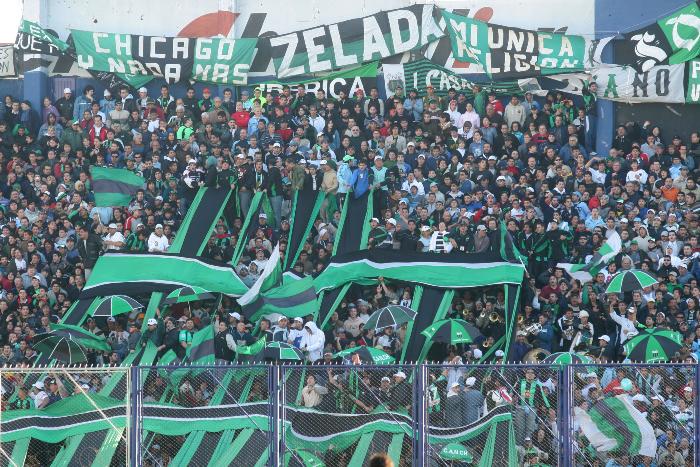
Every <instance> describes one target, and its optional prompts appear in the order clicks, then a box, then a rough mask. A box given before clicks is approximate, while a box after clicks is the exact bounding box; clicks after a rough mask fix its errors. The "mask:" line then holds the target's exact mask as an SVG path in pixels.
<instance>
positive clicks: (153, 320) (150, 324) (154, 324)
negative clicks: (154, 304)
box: [146, 318, 158, 326]
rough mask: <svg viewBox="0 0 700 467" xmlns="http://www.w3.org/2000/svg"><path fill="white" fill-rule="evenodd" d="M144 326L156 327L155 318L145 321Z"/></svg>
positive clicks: (156, 321)
mask: <svg viewBox="0 0 700 467" xmlns="http://www.w3.org/2000/svg"><path fill="white" fill-rule="evenodd" d="M146 324H148V325H149V326H157V325H158V320H157V319H155V318H149V320H148V321H146Z"/></svg>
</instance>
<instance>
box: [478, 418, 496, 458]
mask: <svg viewBox="0 0 700 467" xmlns="http://www.w3.org/2000/svg"><path fill="white" fill-rule="evenodd" d="M496 430H497V426H496V425H491V428H490V430H489V436H488V438H487V439H486V445H485V446H484V450H483V451H482V452H481V459H479V467H491V466H492V465H493V452H494V445H495V444H496Z"/></svg>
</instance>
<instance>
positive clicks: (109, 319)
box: [107, 316, 117, 323]
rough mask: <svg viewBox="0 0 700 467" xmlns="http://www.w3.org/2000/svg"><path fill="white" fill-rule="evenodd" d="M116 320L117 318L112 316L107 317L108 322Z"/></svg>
mask: <svg viewBox="0 0 700 467" xmlns="http://www.w3.org/2000/svg"><path fill="white" fill-rule="evenodd" d="M116 321H117V319H116V318H115V317H114V316H110V317H109V318H107V322H108V323H115V322H116Z"/></svg>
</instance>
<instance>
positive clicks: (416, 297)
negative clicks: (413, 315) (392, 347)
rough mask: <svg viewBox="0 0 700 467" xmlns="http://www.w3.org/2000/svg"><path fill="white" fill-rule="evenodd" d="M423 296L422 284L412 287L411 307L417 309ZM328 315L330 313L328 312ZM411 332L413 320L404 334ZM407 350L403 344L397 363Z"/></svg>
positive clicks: (404, 359)
mask: <svg viewBox="0 0 700 467" xmlns="http://www.w3.org/2000/svg"><path fill="white" fill-rule="evenodd" d="M422 297H423V286H422V285H417V286H416V287H415V288H414V289H413V299H412V300H411V309H413V310H417V309H418V307H420V300H421V298H422ZM329 315H330V313H329ZM412 333H413V320H411V321H409V322H408V325H407V326H406V335H407V336H411V335H412ZM407 350H408V345H404V346H403V348H402V349H401V361H400V362H399V363H404V362H405V361H406V351H407Z"/></svg>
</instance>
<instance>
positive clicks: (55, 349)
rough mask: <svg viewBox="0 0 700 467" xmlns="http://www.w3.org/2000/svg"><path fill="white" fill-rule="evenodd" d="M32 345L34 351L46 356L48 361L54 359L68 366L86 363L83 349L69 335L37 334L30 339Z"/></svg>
mask: <svg viewBox="0 0 700 467" xmlns="http://www.w3.org/2000/svg"><path fill="white" fill-rule="evenodd" d="M32 345H33V347H34V349H35V350H36V351H38V352H41V353H45V354H46V355H48V358H49V360H51V359H53V358H55V359H56V360H59V361H61V362H63V363H66V364H68V365H72V364H74V363H83V362H86V361H87V355H86V349H85V347H83V346H82V345H81V344H80V343H79V342H78V341H77V340H76V339H73V337H71V336H70V335H61V334H56V333H53V332H45V333H43V334H37V335H36V336H34V338H33V339H32Z"/></svg>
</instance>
